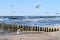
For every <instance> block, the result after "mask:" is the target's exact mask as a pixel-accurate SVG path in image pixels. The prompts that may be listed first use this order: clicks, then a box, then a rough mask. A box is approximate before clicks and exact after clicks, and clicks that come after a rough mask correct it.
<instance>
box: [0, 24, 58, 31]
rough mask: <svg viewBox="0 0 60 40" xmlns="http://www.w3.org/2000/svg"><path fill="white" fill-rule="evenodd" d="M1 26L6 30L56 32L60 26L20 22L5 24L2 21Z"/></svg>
mask: <svg viewBox="0 0 60 40" xmlns="http://www.w3.org/2000/svg"><path fill="white" fill-rule="evenodd" d="M0 28H3V29H4V30H5V31H13V32H15V31H17V30H18V29H20V30H21V31H44V32H54V31H59V28H55V27H39V26H24V25H19V24H3V23H0Z"/></svg>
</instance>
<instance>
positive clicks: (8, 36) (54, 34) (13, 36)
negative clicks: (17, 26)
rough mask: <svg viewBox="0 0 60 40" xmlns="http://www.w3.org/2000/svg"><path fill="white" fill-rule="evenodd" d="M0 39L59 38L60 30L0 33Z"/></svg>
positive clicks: (40, 39)
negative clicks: (34, 32)
mask: <svg viewBox="0 0 60 40" xmlns="http://www.w3.org/2000/svg"><path fill="white" fill-rule="evenodd" d="M0 40H60V31H58V32H41V33H39V34H38V33H36V34H33V33H27V34H19V35H17V34H4V35H0Z"/></svg>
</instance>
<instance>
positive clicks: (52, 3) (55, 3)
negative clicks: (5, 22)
mask: <svg viewBox="0 0 60 40" xmlns="http://www.w3.org/2000/svg"><path fill="white" fill-rule="evenodd" d="M37 5H40V6H39V8H35V6H37ZM56 13H57V14H56ZM58 13H59V14H58ZM0 16H60V0H0Z"/></svg>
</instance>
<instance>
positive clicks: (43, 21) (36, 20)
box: [0, 16, 60, 26]
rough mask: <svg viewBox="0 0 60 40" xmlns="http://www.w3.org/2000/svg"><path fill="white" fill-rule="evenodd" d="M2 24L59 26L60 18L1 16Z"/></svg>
mask: <svg viewBox="0 0 60 40" xmlns="http://www.w3.org/2000/svg"><path fill="white" fill-rule="evenodd" d="M0 23H6V24H16V23H17V24H22V25H29V26H32V25H37V26H42V25H59V24H60V16H0Z"/></svg>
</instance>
